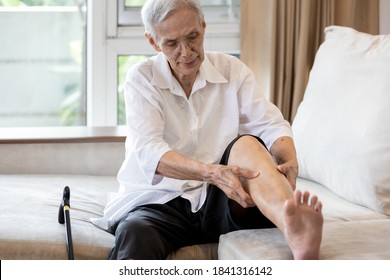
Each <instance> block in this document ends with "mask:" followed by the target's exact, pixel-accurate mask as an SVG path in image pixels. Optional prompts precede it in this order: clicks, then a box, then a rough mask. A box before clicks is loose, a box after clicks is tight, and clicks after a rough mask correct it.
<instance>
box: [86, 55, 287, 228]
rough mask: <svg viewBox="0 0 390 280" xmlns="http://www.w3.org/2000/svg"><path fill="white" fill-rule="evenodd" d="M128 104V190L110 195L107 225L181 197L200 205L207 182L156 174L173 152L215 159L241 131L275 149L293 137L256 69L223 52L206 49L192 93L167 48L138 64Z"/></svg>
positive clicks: (124, 185)
mask: <svg viewBox="0 0 390 280" xmlns="http://www.w3.org/2000/svg"><path fill="white" fill-rule="evenodd" d="M125 103H126V117H127V127H128V137H127V140H126V157H125V161H124V162H123V165H122V167H121V169H120V171H119V173H118V181H119V183H120V188H119V191H118V193H115V194H111V195H110V197H109V201H108V204H107V206H106V208H105V211H104V217H103V218H101V219H94V220H93V223H94V224H96V225H97V226H99V227H101V228H104V229H109V227H110V226H112V225H113V224H114V223H115V221H117V220H118V219H119V218H120V217H121V216H122V215H123V214H125V213H127V212H128V211H130V210H131V209H133V208H134V207H136V206H139V205H142V204H149V203H166V202H168V201H169V200H171V199H173V198H175V197H177V196H182V197H184V198H186V199H188V200H189V201H190V202H191V206H192V211H194V212H196V211H197V210H199V208H200V207H201V206H202V205H203V203H204V201H205V199H206V188H207V183H205V182H202V181H189V180H177V179H172V178H167V177H163V176H161V175H157V174H156V168H157V165H158V163H159V161H160V158H161V157H162V156H163V155H164V154H165V153H166V152H168V151H170V150H174V151H176V152H179V153H181V154H183V155H185V156H187V157H190V158H193V159H195V160H199V161H201V162H204V163H208V164H212V163H214V164H215V163H218V162H219V161H220V159H221V157H222V154H223V152H224V150H225V149H226V147H227V145H228V144H229V143H230V142H231V141H232V140H233V139H234V138H235V137H237V136H238V135H240V134H252V135H256V136H259V137H260V138H261V139H262V140H263V141H264V142H265V144H266V145H267V147H268V148H270V147H271V146H272V144H273V143H274V141H275V140H276V139H277V138H279V137H281V136H290V137H292V132H291V129H290V125H289V123H288V122H287V121H285V120H284V119H283V117H282V115H281V113H280V111H279V110H278V109H277V108H276V106H275V105H273V104H272V103H270V102H269V101H267V100H266V99H265V98H264V96H263V94H262V93H260V92H259V89H258V87H257V85H256V81H255V78H254V75H253V74H252V72H251V71H250V70H249V69H248V68H247V67H246V66H245V65H244V64H243V63H242V62H241V61H240V60H239V59H237V58H235V57H232V56H229V55H226V54H222V53H206V55H205V59H204V62H203V63H202V65H201V67H200V69H199V72H198V75H197V78H196V80H195V83H194V85H193V88H192V93H191V95H190V97H189V98H187V97H186V95H185V93H184V91H183V89H182V87H181V86H180V84H179V82H178V81H177V80H176V79H175V77H174V76H173V75H172V72H171V69H170V67H169V64H168V61H167V60H166V58H165V56H164V54H163V53H159V54H158V55H156V56H154V57H152V58H150V59H147V60H146V61H144V62H141V63H140V64H137V65H136V66H134V67H132V68H131V69H130V70H129V72H128V74H127V79H126V86H125Z"/></svg>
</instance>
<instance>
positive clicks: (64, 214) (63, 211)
mask: <svg viewBox="0 0 390 280" xmlns="http://www.w3.org/2000/svg"><path fill="white" fill-rule="evenodd" d="M69 199H70V189H69V187H68V186H66V187H65V188H64V194H63V195H62V201H61V205H60V209H59V211H58V222H59V223H60V224H64V223H65V227H66V249H67V250H68V259H69V260H74V256H73V241H72V230H71V228H70V214H69V210H70V205H69Z"/></svg>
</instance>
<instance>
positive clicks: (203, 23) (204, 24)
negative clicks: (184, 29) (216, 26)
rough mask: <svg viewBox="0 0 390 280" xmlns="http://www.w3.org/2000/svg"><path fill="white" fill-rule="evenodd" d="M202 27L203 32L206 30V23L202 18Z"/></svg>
mask: <svg viewBox="0 0 390 280" xmlns="http://www.w3.org/2000/svg"><path fill="white" fill-rule="evenodd" d="M202 27H203V30H205V29H206V22H205V20H204V18H203V21H202Z"/></svg>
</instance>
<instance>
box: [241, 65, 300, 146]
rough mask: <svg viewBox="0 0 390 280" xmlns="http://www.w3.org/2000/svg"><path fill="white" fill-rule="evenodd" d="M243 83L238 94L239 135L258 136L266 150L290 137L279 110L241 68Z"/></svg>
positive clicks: (287, 124)
mask: <svg viewBox="0 0 390 280" xmlns="http://www.w3.org/2000/svg"><path fill="white" fill-rule="evenodd" d="M243 67H244V69H243V71H242V73H245V72H246V73H247V74H246V75H243V78H244V79H243V81H242V84H241V87H240V89H239V92H238V99H239V107H240V128H239V129H240V134H247V133H249V134H254V135H256V136H259V137H260V138H261V139H262V140H263V141H264V143H265V144H266V146H267V148H268V149H270V148H271V146H272V144H273V143H274V142H275V141H276V140H277V139H278V138H279V137H281V136H289V137H292V136H293V135H292V130H291V126H290V124H289V122H288V121H286V120H285V119H284V118H283V115H282V113H281V112H280V110H279V109H278V108H277V107H276V106H275V105H274V104H273V103H271V102H270V101H268V100H267V99H266V98H265V97H264V95H263V94H262V93H261V92H260V91H259V87H258V86H257V84H256V80H255V77H254V75H253V74H252V73H251V72H250V71H249V70H248V69H246V67H245V66H243Z"/></svg>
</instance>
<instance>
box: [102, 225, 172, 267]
mask: <svg viewBox="0 0 390 280" xmlns="http://www.w3.org/2000/svg"><path fill="white" fill-rule="evenodd" d="M166 256H167V253H166V249H165V246H164V242H163V240H162V237H161V236H160V234H159V232H158V230H156V228H155V227H153V225H151V224H150V223H149V222H148V221H146V220H143V219H139V218H136V219H129V220H124V221H122V222H121V223H120V224H119V225H118V227H117V229H116V231H115V246H114V248H113V249H112V251H111V253H110V256H109V258H111V259H144V260H146V259H165V258H166Z"/></svg>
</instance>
